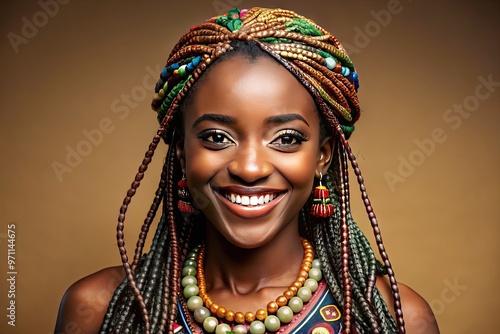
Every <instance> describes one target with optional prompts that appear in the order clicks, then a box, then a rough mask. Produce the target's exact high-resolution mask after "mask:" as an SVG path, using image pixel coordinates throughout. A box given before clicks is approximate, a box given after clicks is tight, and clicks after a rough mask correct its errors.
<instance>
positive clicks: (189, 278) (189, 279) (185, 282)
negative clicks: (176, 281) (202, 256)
mask: <svg viewBox="0 0 500 334" xmlns="http://www.w3.org/2000/svg"><path fill="white" fill-rule="evenodd" d="M189 284H198V280H197V279H196V277H194V276H186V277H184V278H183V279H182V281H181V285H182V287H183V288H185V287H186V286H187V285H189Z"/></svg>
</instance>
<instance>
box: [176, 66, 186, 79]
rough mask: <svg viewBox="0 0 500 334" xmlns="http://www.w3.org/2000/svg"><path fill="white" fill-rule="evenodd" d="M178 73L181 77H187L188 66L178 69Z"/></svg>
mask: <svg viewBox="0 0 500 334" xmlns="http://www.w3.org/2000/svg"><path fill="white" fill-rule="evenodd" d="M177 73H178V74H179V77H181V78H182V77H184V76H185V75H186V65H182V66H181V67H179V68H178V69H177Z"/></svg>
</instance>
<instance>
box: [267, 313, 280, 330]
mask: <svg viewBox="0 0 500 334" xmlns="http://www.w3.org/2000/svg"><path fill="white" fill-rule="evenodd" d="M264 325H265V326H266V329H267V330H268V331H269V332H276V331H277V330H278V329H280V326H281V322H280V319H279V318H278V317H277V316H275V315H269V316H267V318H266V320H264Z"/></svg>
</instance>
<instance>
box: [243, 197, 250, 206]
mask: <svg viewBox="0 0 500 334" xmlns="http://www.w3.org/2000/svg"><path fill="white" fill-rule="evenodd" d="M248 204H250V197H248V196H241V205H248Z"/></svg>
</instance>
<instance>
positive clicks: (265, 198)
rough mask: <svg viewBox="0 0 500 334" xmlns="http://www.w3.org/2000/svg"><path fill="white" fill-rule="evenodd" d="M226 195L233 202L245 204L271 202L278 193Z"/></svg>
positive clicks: (253, 204)
mask: <svg viewBox="0 0 500 334" xmlns="http://www.w3.org/2000/svg"><path fill="white" fill-rule="evenodd" d="M225 197H226V198H227V199H228V200H229V201H231V202H232V203H236V204H241V205H245V206H249V205H252V206H255V205H262V204H267V203H269V202H271V201H272V200H273V199H275V198H276V197H277V194H265V195H260V196H245V195H237V194H226V195H225Z"/></svg>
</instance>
